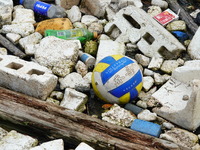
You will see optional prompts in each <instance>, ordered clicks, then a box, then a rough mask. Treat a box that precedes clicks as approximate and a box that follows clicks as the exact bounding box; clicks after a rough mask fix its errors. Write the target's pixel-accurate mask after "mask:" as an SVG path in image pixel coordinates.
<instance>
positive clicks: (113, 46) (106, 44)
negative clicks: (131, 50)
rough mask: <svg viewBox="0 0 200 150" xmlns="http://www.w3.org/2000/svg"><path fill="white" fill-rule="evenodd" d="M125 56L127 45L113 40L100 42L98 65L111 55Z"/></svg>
mask: <svg viewBox="0 0 200 150" xmlns="http://www.w3.org/2000/svg"><path fill="white" fill-rule="evenodd" d="M116 54H120V55H125V44H124V43H119V42H116V41H112V40H100V43H99V47H98V52H97V58H96V64H97V63H98V62H99V61H100V60H101V59H103V58H104V57H106V56H109V55H116Z"/></svg>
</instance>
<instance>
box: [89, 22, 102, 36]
mask: <svg viewBox="0 0 200 150" xmlns="http://www.w3.org/2000/svg"><path fill="white" fill-rule="evenodd" d="M88 30H89V31H90V32H97V33H98V34H101V33H102V32H103V25H102V24H101V23H98V22H93V23H91V24H90V25H89V27H88Z"/></svg>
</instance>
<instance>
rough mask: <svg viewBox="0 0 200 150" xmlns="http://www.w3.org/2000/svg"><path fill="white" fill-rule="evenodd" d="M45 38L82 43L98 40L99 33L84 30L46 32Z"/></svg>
mask: <svg viewBox="0 0 200 150" xmlns="http://www.w3.org/2000/svg"><path fill="white" fill-rule="evenodd" d="M45 36H55V37H58V38H61V39H65V40H80V42H81V43H85V42H86V41H89V40H92V39H93V38H97V32H90V31H88V30H87V29H84V28H77V29H69V30H46V31H45Z"/></svg>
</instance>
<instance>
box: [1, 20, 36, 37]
mask: <svg viewBox="0 0 200 150" xmlns="http://www.w3.org/2000/svg"><path fill="white" fill-rule="evenodd" d="M34 31H35V29H34V26H33V24H31V23H18V24H11V25H4V26H3V27H2V29H1V33H16V34H20V35H21V36H22V37H25V36H28V35H30V34H31V33H33V32H34Z"/></svg>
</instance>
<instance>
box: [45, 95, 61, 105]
mask: <svg viewBox="0 0 200 150" xmlns="http://www.w3.org/2000/svg"><path fill="white" fill-rule="evenodd" d="M46 102H49V103H52V104H55V105H60V102H59V101H58V100H56V99H53V98H51V97H48V98H47V99H46Z"/></svg>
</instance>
